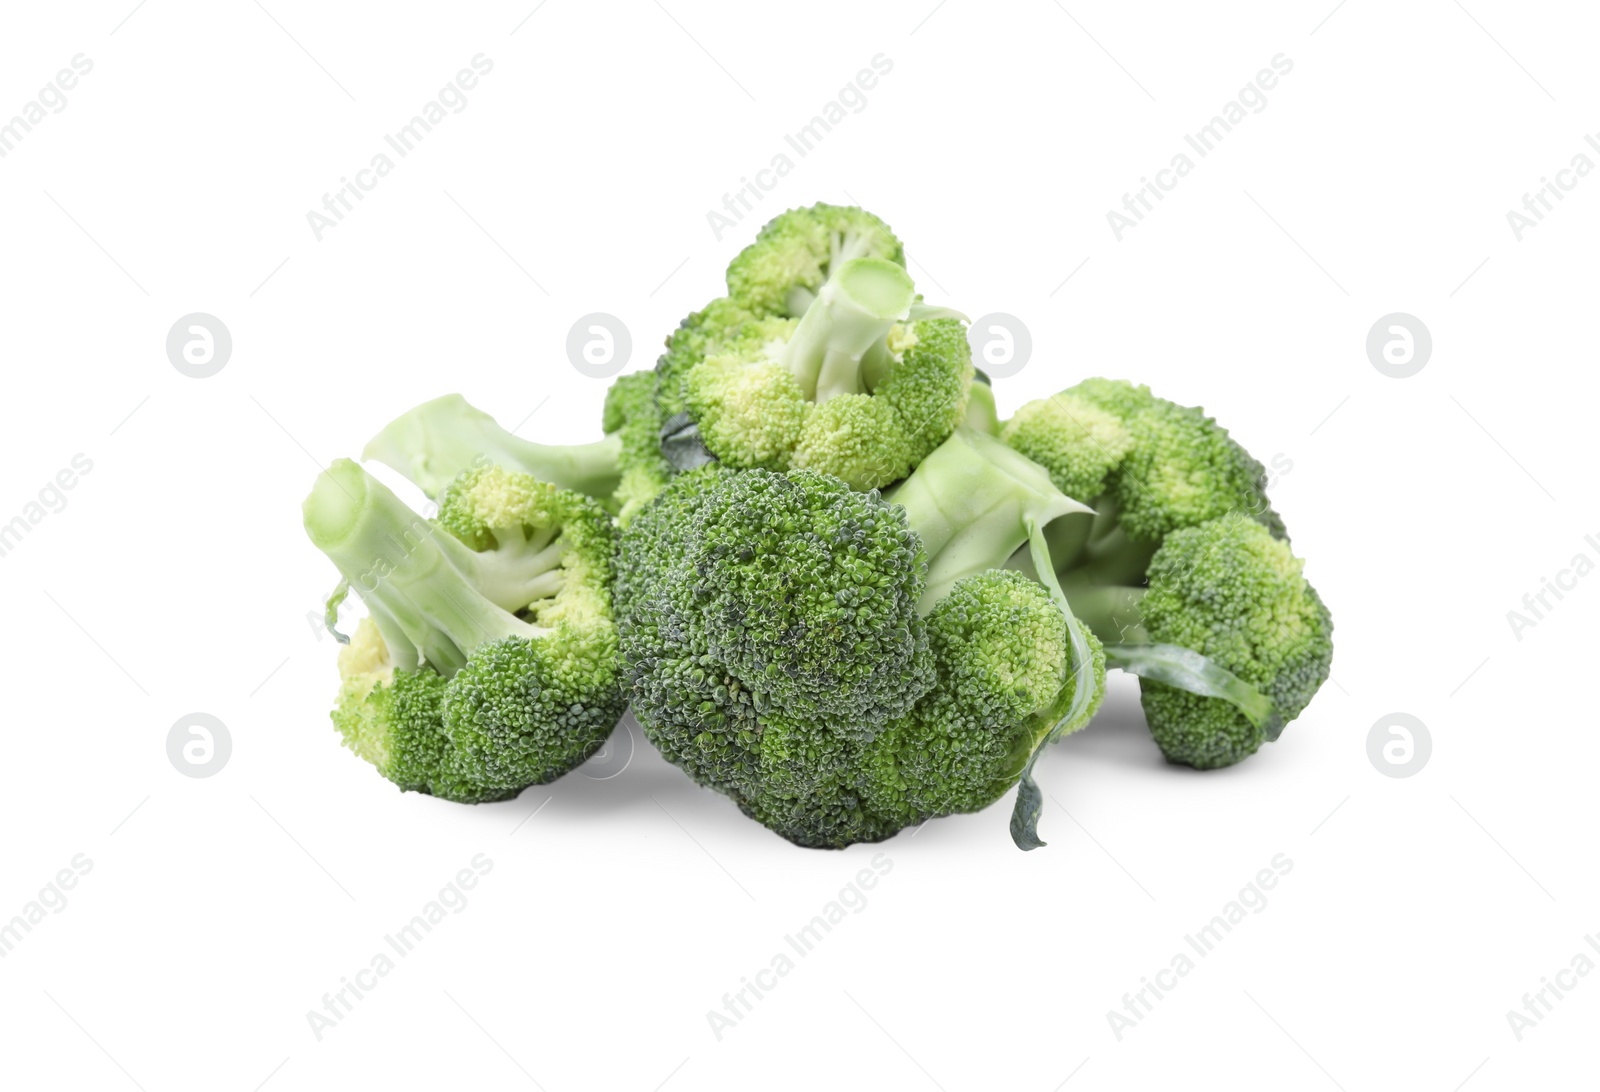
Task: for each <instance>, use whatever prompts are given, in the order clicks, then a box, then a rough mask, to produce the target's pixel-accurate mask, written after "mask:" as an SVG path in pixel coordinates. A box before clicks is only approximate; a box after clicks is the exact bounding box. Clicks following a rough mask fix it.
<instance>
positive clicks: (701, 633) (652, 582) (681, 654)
mask: <svg viewBox="0 0 1600 1092" xmlns="http://www.w3.org/2000/svg"><path fill="white" fill-rule="evenodd" d="M923 573H924V565H923V560H922V553H921V547H920V544H919V543H918V541H917V538H916V536H915V535H913V534H912V533H911V532H910V531H909V530H908V529H907V528H906V526H905V520H904V516H903V515H902V514H901V513H900V512H898V511H897V510H895V509H893V508H892V507H890V506H889V505H888V504H886V503H885V502H884V501H883V500H882V499H881V498H879V497H877V496H876V495H873V494H866V493H859V492H855V491H853V490H851V489H850V488H849V487H848V486H846V485H845V483H843V482H842V481H839V480H838V479H835V478H830V477H827V476H825V475H821V474H816V473H813V472H810V471H794V472H792V473H790V474H787V475H785V474H775V473H770V472H767V471H762V470H750V471H733V470H729V469H726V468H722V467H708V468H705V469H702V470H698V471H694V472H691V473H687V474H683V475H680V476H679V477H678V478H676V479H675V480H674V481H673V483H672V484H671V485H669V486H668V487H667V488H666V490H665V491H664V492H663V493H662V494H661V496H660V497H659V498H657V500H656V501H655V503H654V504H652V505H651V506H650V507H648V508H646V509H644V510H643V511H642V512H640V513H639V515H638V516H637V517H636V518H635V519H634V520H633V522H632V523H630V524H629V525H628V527H627V528H626V529H625V530H624V532H623V534H622V545H621V552H620V559H619V565H618V580H617V585H616V596H617V604H618V610H619V618H620V620H621V625H620V633H621V648H622V655H623V659H624V661H625V663H626V665H627V671H628V675H629V696H630V698H631V699H632V702H633V707H634V711H635V713H636V714H637V715H638V717H639V722H640V724H641V725H642V726H643V728H644V731H645V734H646V736H647V737H648V738H649V739H650V740H651V742H652V743H654V744H655V745H656V747H657V748H658V749H659V750H660V751H661V753H662V754H663V755H664V756H666V758H667V759H668V760H669V761H671V762H673V763H674V764H675V765H677V766H679V767H680V768H682V769H683V770H684V771H685V772H687V773H688V774H689V775H690V776H691V777H693V778H694V779H695V780H696V781H698V782H700V783H701V784H703V785H707V786H710V787H712V788H715V789H717V790H719V791H721V792H723V793H725V794H727V795H728V796H730V797H732V798H733V799H734V801H736V802H737V803H738V804H739V806H740V807H741V808H742V809H743V810H744V811H745V812H746V813H747V814H750V815H752V816H753V817H755V818H757V819H758V820H759V821H761V822H762V823H764V824H766V825H767V826H769V827H771V828H772V829H774V830H775V831H777V832H778V833H779V834H781V835H783V836H784V837H786V838H788V839H789V840H791V841H794V842H796V843H798V844H801V845H809V846H841V845H848V844H850V843H851V842H856V841H873V840H877V839H880V838H884V837H887V836H888V835H889V834H892V833H893V832H894V831H895V830H897V829H899V827H898V825H897V824H894V823H892V822H889V821H888V820H886V819H885V818H883V817H880V816H876V815H873V814H870V813H869V812H867V811H866V810H865V809H864V808H863V806H862V804H861V802H860V800H859V799H858V798H857V796H856V795H855V792H854V789H853V778H854V771H855V769H856V768H857V766H858V764H859V762H858V759H859V755H860V753H861V750H862V748H863V746H864V745H865V744H866V743H867V742H869V741H870V740H871V739H872V738H873V737H874V736H875V735H876V733H877V732H878V731H880V730H881V729H882V727H883V726H884V725H885V724H887V722H888V721H889V720H891V719H892V718H894V717H896V716H899V715H901V714H903V713H905V712H906V711H907V710H909V709H910V708H911V707H912V705H913V704H914V703H915V702H916V700H917V699H918V698H919V697H921V696H922V694H923V693H925V692H926V691H927V689H928V687H929V686H930V685H931V683H932V670H933V663H932V655H931V653H930V652H929V650H928V645H927V633H926V628H925V626H924V624H923V622H922V619H921V618H920V617H919V616H918V614H917V611H916V603H917V600H918V598H919V596H920V595H921V592H922V584H923Z"/></svg>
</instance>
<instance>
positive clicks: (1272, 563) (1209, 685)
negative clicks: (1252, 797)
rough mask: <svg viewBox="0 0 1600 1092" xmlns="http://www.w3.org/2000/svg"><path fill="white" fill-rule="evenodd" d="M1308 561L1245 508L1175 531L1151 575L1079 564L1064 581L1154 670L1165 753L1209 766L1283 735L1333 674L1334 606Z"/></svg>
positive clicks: (1120, 644) (1088, 617)
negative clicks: (1098, 570)
mask: <svg viewBox="0 0 1600 1092" xmlns="http://www.w3.org/2000/svg"><path fill="white" fill-rule="evenodd" d="M1303 568H1304V563H1303V562H1302V561H1301V560H1300V559H1299V558H1297V557H1295V556H1294V554H1293V553H1292V552H1291V551H1290V549H1289V544H1288V543H1287V542H1284V541H1283V540H1281V539H1277V538H1274V537H1273V536H1272V533H1271V531H1270V530H1268V529H1267V528H1266V527H1265V526H1264V525H1262V524H1260V523H1257V522H1255V521H1254V520H1249V519H1245V518H1243V517H1242V516H1237V515H1236V516H1224V517H1221V518H1218V519H1214V520H1210V521H1208V522H1206V523H1202V524H1200V525H1199V526H1197V527H1189V528H1185V529H1183V530H1181V531H1175V532H1173V533H1172V534H1170V535H1168V536H1167V537H1166V539H1165V540H1164V541H1163V542H1162V545H1161V548H1160V549H1159V550H1157V551H1156V553H1155V556H1154V557H1153V558H1152V559H1151V562H1150V566H1149V571H1148V574H1147V584H1146V585H1145V586H1130V587H1117V586H1112V585H1102V586H1093V585H1088V584H1084V583H1081V582H1078V581H1075V580H1071V579H1070V576H1071V574H1069V579H1068V581H1067V582H1066V587H1067V594H1068V596H1069V598H1070V599H1071V601H1072V604H1073V606H1074V608H1075V609H1076V610H1077V612H1078V614H1079V616H1080V617H1081V618H1083V619H1084V621H1085V622H1086V623H1087V624H1089V625H1090V626H1091V628H1093V629H1094V630H1095V631H1096V632H1097V633H1098V634H1099V635H1100V636H1101V637H1102V638H1103V639H1104V641H1105V642H1106V645H1107V646H1108V651H1109V653H1110V655H1111V660H1112V662H1113V663H1114V664H1117V665H1118V666H1124V667H1125V668H1126V669H1127V670H1130V671H1133V672H1134V673H1136V674H1139V675H1142V676H1144V677H1143V678H1142V679H1141V680H1140V693H1141V697H1142V701H1143V705H1144V711H1145V719H1146V720H1147V721H1148V722H1149V725H1150V731H1151V734H1152V735H1153V736H1154V737H1155V740H1156V743H1157V744H1158V745H1159V746H1160V747H1161V751H1162V753H1163V754H1165V755H1166V757H1167V759H1168V760H1169V761H1171V762H1175V763H1181V764H1183V765H1186V766H1193V767H1195V768H1196V769H1202V770H1206V769H1215V768H1217V767H1221V766H1231V765H1232V764H1234V763H1236V762H1239V761H1241V760H1242V759H1245V758H1248V757H1249V756H1250V755H1252V754H1254V753H1255V752H1256V751H1257V750H1258V749H1259V748H1260V746H1261V744H1262V743H1264V742H1268V741H1270V740H1275V739H1277V738H1278V734H1279V733H1280V732H1281V731H1282V729H1283V726H1284V725H1285V724H1287V723H1288V722H1289V721H1292V720H1294V718H1296V717H1298V716H1299V715H1300V713H1301V712H1302V711H1303V710H1304V709H1305V707H1306V706H1307V705H1309V704H1310V702H1311V699H1312V697H1314V696H1315V695H1316V692H1317V689H1318V688H1319V687H1320V686H1321V685H1322V684H1323V683H1324V682H1325V681H1326V680H1327V678H1328V670H1329V666H1330V664H1331V662H1332V659H1333V618H1332V616H1331V615H1330V614H1329V612H1328V608H1327V606H1326V605H1325V604H1324V603H1323V602H1322V598H1321V597H1320V596H1319V595H1318V594H1317V592H1316V589H1315V588H1313V587H1312V586H1311V584H1310V583H1308V582H1307V581H1306V579H1305V576H1304V574H1303V572H1302V570H1303ZM1186 653H1193V654H1198V656H1199V657H1204V661H1205V662H1198V661H1196V659H1195V657H1194V656H1190V655H1186ZM1263 699H1264V700H1263Z"/></svg>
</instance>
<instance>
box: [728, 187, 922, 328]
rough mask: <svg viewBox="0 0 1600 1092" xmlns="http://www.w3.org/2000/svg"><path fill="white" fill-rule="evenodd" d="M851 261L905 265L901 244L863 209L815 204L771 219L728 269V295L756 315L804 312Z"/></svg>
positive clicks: (887, 227)
mask: <svg viewBox="0 0 1600 1092" xmlns="http://www.w3.org/2000/svg"><path fill="white" fill-rule="evenodd" d="M852 258H881V259H884V260H886V261H891V262H894V263H895V264H897V265H902V266H903V265H905V264H906V260H905V255H904V253H902V251H901V248H900V240H898V239H896V238H895V237H894V233H893V232H892V231H890V230H889V226H888V225H887V224H885V223H884V222H883V221H882V220H880V219H878V218H877V217H876V216H874V215H872V213H870V212H867V211H866V210H865V209H859V208H853V207H849V206H840V205H827V204H816V205H813V206H811V207H810V208H797V209H790V210H789V211H788V212H785V213H781V214H779V215H778V216H776V217H774V218H773V219H772V220H771V221H769V222H768V223H767V224H766V226H765V227H763V228H762V229H761V231H760V233H759V234H758V235H757V236H756V241H755V242H753V243H751V244H750V245H749V246H747V247H745V248H744V250H742V251H740V252H739V254H738V256H736V257H735V258H734V259H733V261H732V262H730V263H729V265H728V296H729V298H730V299H733V300H736V301H738V303H739V305H740V306H742V307H744V308H745V309H747V310H749V311H751V312H753V313H755V314H757V315H789V316H791V317H798V316H799V315H801V314H804V313H805V310H806V308H807V307H809V306H810V305H811V301H812V300H813V299H815V298H816V295H817V293H818V292H819V291H820V290H821V288H822V285H823V284H824V283H825V282H826V281H827V280H828V278H829V277H830V276H831V275H832V273H833V271H834V270H836V269H837V268H838V267H839V266H840V265H841V264H842V263H844V262H847V261H849V260H851V259H852Z"/></svg>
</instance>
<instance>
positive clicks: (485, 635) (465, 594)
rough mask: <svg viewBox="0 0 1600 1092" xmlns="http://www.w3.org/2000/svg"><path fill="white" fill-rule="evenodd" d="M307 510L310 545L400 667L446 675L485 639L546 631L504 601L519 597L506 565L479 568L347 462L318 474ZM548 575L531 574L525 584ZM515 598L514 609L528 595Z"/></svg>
mask: <svg viewBox="0 0 1600 1092" xmlns="http://www.w3.org/2000/svg"><path fill="white" fill-rule="evenodd" d="M303 513H304V516H305V526H306V533H307V534H308V535H310V537H311V541H312V543H313V544H315V545H316V547H317V548H318V549H319V550H321V551H322V552H323V553H325V554H327V555H328V558H329V560H331V561H332V562H333V563H334V565H336V566H337V567H338V569H339V571H340V573H341V574H343V576H344V578H345V579H346V580H348V581H349V582H350V584H351V585H352V586H353V587H354V588H355V589H356V591H357V593H358V594H360V596H361V599H362V601H363V602H364V603H366V605H367V611H368V613H369V615H370V616H371V618H372V619H373V621H374V623H375V624H376V625H377V627H378V630H379V632H380V633H382V634H383V639H384V643H385V644H386V645H387V646H388V647H389V654H390V656H391V658H392V660H393V662H394V664H395V666H397V667H400V668H415V667H418V666H419V665H421V664H428V665H430V666H432V667H433V668H434V670H436V671H438V672H439V673H440V674H443V675H445V676H449V675H452V674H454V673H455V672H456V671H458V670H460V668H461V667H462V666H464V665H465V664H466V662H467V657H468V656H469V655H470V654H471V653H472V650H473V649H475V648H476V647H477V646H478V645H480V644H482V643H483V642H485V641H496V640H504V639H507V638H513V637H520V638H523V639H528V638H532V637H537V636H539V635H540V634H541V633H543V632H544V631H542V630H540V629H538V628H537V627H535V626H531V625H529V624H528V623H526V622H524V621H522V620H521V619H519V618H518V617H517V616H516V615H515V614H513V613H511V610H508V609H507V608H506V605H504V604H508V603H516V600H517V599H518V598H519V595H518V591H517V588H516V577H515V576H514V575H513V573H514V572H515V570H514V569H513V568H512V567H511V566H504V565H497V564H486V563H480V562H479V559H478V556H477V555H475V554H474V553H473V552H472V551H471V550H469V549H467V547H465V546H464V545H462V544H461V543H460V542H459V541H457V540H456V539H454V538H452V537H450V536H449V535H448V534H445V533H443V532H442V531H440V529H439V528H438V527H436V526H435V525H433V524H432V523H430V522H429V521H428V520H426V519H424V518H423V517H421V516H419V515H417V514H416V513H415V512H413V511H412V510H411V509H410V508H408V507H406V505H405V504H404V502H402V501H401V500H400V498H399V497H397V496H395V495H394V494H393V493H392V492H390V491H389V489H388V488H386V487H385V486H384V485H383V483H381V482H379V481H378V480H377V479H376V478H373V477H372V476H371V475H370V474H368V473H367V472H366V471H364V470H362V469H361V467H360V466H359V465H357V464H356V463H353V462H351V461H350V460H348V459H340V460H339V461H338V462H335V463H334V464H333V465H332V466H330V467H329V468H328V469H327V470H325V471H323V472H322V473H321V474H319V475H318V476H317V481H316V484H315V485H314V486H313V487H312V490H311V494H310V495H309V496H308V497H307V498H306V500H305V504H304V506H303ZM547 575H548V570H544V571H535V572H533V573H532V574H531V575H530V576H529V577H528V579H527V581H526V583H527V584H528V585H529V586H532V585H535V584H537V583H538V582H539V581H540V580H541V579H542V578H543V577H545V576H547ZM485 577H488V579H484V578H485ZM520 598H521V603H519V604H517V605H516V606H515V607H513V608H512V609H520V608H521V606H523V605H526V604H527V603H528V602H530V601H531V599H532V598H533V597H532V596H522V597H520ZM496 599H498V600H499V602H500V604H501V605H497V603H496V601H495V600H496Z"/></svg>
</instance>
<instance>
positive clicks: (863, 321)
mask: <svg viewBox="0 0 1600 1092" xmlns="http://www.w3.org/2000/svg"><path fill="white" fill-rule="evenodd" d="M915 299H916V289H915V287H914V286H913V285H912V283H911V278H910V277H909V276H907V275H906V271H905V269H904V268H902V267H901V266H898V265H896V264H894V263H893V262H889V261H884V260H883V259H882V258H855V259H852V260H850V261H848V262H845V263H844V264H843V265H842V266H841V267H839V269H838V271H837V272H836V273H835V275H834V276H833V277H831V278H829V279H828V281H827V282H825V283H824V284H823V286H822V288H821V290H820V291H819V292H818V293H817V296H816V299H815V300H814V301H813V302H812V304H811V305H810V306H809V307H808V308H807V309H806V312H805V314H804V315H803V316H802V317H801V319H800V324H799V325H798V326H796V327H795V331H794V334H793V336H791V337H790V338H789V343H788V344H787V345H786V346H784V349H783V363H784V366H785V367H787V368H788V369H789V374H790V375H792V376H793V377H794V380H795V382H796V383H798V384H799V385H800V390H801V393H802V394H804V395H805V397H806V400H807V401H810V402H826V401H828V399H830V398H835V397H837V396H839V395H841V394H865V393H867V386H866V383H865V382H864V380H863V376H862V364H863V361H864V360H865V358H866V356H867V354H868V352H869V351H870V350H871V349H872V348H873V346H875V345H876V344H877V343H878V342H880V341H882V340H883V339H884V338H886V337H887V336H888V334H889V330H890V328H891V327H892V326H893V325H894V324H895V323H896V322H899V321H901V320H902V319H904V318H905V317H906V316H907V314H908V313H909V312H910V310H911V304H912V302H913V301H914V300H915Z"/></svg>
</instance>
